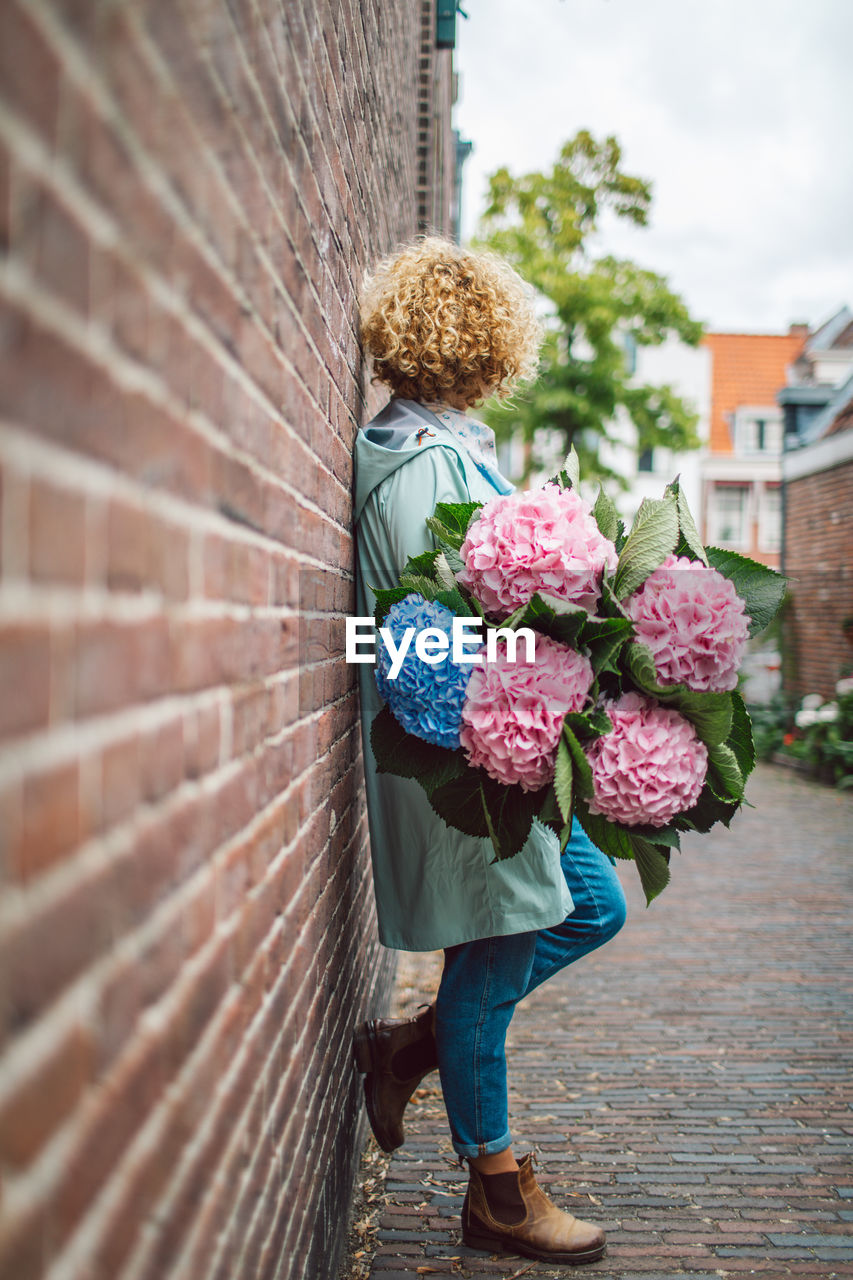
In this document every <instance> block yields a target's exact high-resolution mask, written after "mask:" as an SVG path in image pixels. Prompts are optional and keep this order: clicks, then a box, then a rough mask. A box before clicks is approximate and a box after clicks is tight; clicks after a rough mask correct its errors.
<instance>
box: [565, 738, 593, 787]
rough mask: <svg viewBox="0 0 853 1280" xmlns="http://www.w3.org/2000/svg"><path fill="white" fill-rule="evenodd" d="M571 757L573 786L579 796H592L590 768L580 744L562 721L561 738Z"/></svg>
mask: <svg viewBox="0 0 853 1280" xmlns="http://www.w3.org/2000/svg"><path fill="white" fill-rule="evenodd" d="M562 742H565V743H566V746H567V747H568V749H569V752H570V753H571V757H572V765H573V774H574V785H575V790H576V791H577V794H578V795H579V796H583V797H584V798H586V797H587V796H591V795H592V766H591V765H590V763H589V761H588V760H587V758H586V756H585V755H584V750H583V747H582V746H581V744H580V743H579V742H578V740H577V738H576V737H575V733H574V730H573V729H571V728H570V727H569V726H568V725H567V724H566V722H565V720H564V721H563V738H562V741H561V744H560V745H562Z"/></svg>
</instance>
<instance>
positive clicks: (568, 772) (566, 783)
mask: <svg viewBox="0 0 853 1280" xmlns="http://www.w3.org/2000/svg"><path fill="white" fill-rule="evenodd" d="M554 795H555V796H556V797H557V804H558V805H559V807H560V814H561V816H562V819H563V822H564V823H565V824H566V825H567V826H571V821H572V757H571V754H570V752H569V748H568V745H567V744H566V740H565V738H560V745H559V746H558V747H557V761H556V764H555V767H554Z"/></svg>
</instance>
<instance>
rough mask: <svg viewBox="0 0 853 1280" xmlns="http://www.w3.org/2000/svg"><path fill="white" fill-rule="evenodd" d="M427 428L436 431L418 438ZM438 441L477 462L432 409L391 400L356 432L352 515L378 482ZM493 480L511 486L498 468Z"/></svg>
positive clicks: (467, 462)
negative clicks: (498, 471)
mask: <svg viewBox="0 0 853 1280" xmlns="http://www.w3.org/2000/svg"><path fill="white" fill-rule="evenodd" d="M424 428H428V429H429V430H430V431H431V432H432V433H433V434H432V435H429V436H422V437H421V439H420V441H419V440H418V432H420V431H423V429H424ZM436 445H442V446H443V447H444V448H445V449H452V450H453V451H454V453H457V454H458V455H459V457H460V458H461V459H462V462H463V464H464V465H465V466H469V467H472V466H474V465H475V464H474V463H473V460H472V459H471V456H470V454H469V453H468V451H467V450H466V449H465V448H464V446H463V445H462V444H461V443H459V441H457V439H456V437H455V436H453V435H452V434H451V433H450V432H449V431H448V430H447V428H446V427H445V426H444V425H443V424H442V422H441V421H440V419H439V418H437V417H436V416H435V414H434V413H431V412H430V411H429V409H426V408H424V406H423V405H422V404H418V403H417V401H415V400H401V399H394V400H390V401H389V402H388V404H387V405H386V406H385V408H384V409H383V410H382V411H381V413H378V414H377V415H376V417H375V418H373V420H372V421H371V422H368V424H367V426H365V427H362V428H361V430H360V431H359V432H358V435H357V436H356V440H355V453H354V459H355V496H354V510H353V519H354V520H358V518H359V516H360V515H361V513H362V510H363V509H364V504H365V502H367V499H368V498H369V497H370V494H371V493H372V492H373V490H374V489H375V488H376V486H377V485H378V484H381V483H382V481H383V480H385V479H386V477H388V476H390V475H391V473H392V472H393V471H396V470H397V468H398V467H402V466H404V465H405V463H407V462H408V461H409V460H410V459H411V458H412V457H413V456H414V455H415V454H418V453H423V451H424V449H429V448H434V447H435V446H436ZM493 483H494V484H495V487H496V488H497V489H498V492H510V491H511V490H512V485H511V484H509V482H508V481H506V480H505V479H504V478H503V477H502V476H500V475H499V474H498V473H497V472H494V478H493Z"/></svg>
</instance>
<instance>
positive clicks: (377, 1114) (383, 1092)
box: [353, 1004, 438, 1151]
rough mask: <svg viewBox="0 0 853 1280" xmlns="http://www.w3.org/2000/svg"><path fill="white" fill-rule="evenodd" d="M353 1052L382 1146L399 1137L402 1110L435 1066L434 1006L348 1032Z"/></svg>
mask: <svg viewBox="0 0 853 1280" xmlns="http://www.w3.org/2000/svg"><path fill="white" fill-rule="evenodd" d="M353 1057H354V1059H355V1064H356V1066H357V1067H358V1069H359V1071H364V1072H366V1074H365V1077H364V1100H365V1102H366V1104H367V1116H368V1119H369V1120H370V1127H371V1129H372V1130H373V1134H374V1137H375V1138H376V1141H377V1142H378V1143H379V1145H380V1147H381V1148H382V1150H383V1151H396V1149H397V1147H401V1146H402V1145H403V1142H404V1141H405V1133H404V1131H403V1112H404V1111H405V1109H406V1104H407V1102H408V1101H409V1099H410V1098H411V1096H412V1094H413V1093H414V1092H415V1089H417V1087H418V1085H419V1084H420V1082H421V1080H423V1078H424V1076H425V1075H428V1073H429V1072H430V1071H434V1070H435V1068H436V1067H437V1066H438V1055H437V1053H436V1048H435V1005H432V1004H431V1005H429V1006H427V1008H425V1009H424V1011H423V1013H419V1014H418V1015H417V1017H415V1018H406V1019H399V1018H396V1019H395V1018H374V1019H371V1021H370V1022H362V1024H361V1026H359V1027H356V1030H355V1032H354V1034H353Z"/></svg>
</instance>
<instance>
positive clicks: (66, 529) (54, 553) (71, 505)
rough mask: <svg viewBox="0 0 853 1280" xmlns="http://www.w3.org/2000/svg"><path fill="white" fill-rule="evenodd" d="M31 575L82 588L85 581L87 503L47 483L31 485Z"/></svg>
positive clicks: (37, 580) (40, 580)
mask: <svg viewBox="0 0 853 1280" xmlns="http://www.w3.org/2000/svg"><path fill="white" fill-rule="evenodd" d="M29 549H30V575H31V576H32V578H33V580H34V581H36V582H58V583H64V584H66V585H68V586H82V584H83V582H84V580H85V577H86V500H85V498H84V497H82V496H81V495H80V494H77V493H72V492H70V491H69V490H67V489H62V488H60V487H59V486H57V485H55V484H51V483H50V481H47V480H41V479H39V478H37V477H33V479H32V480H31V482H30V522H29Z"/></svg>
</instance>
